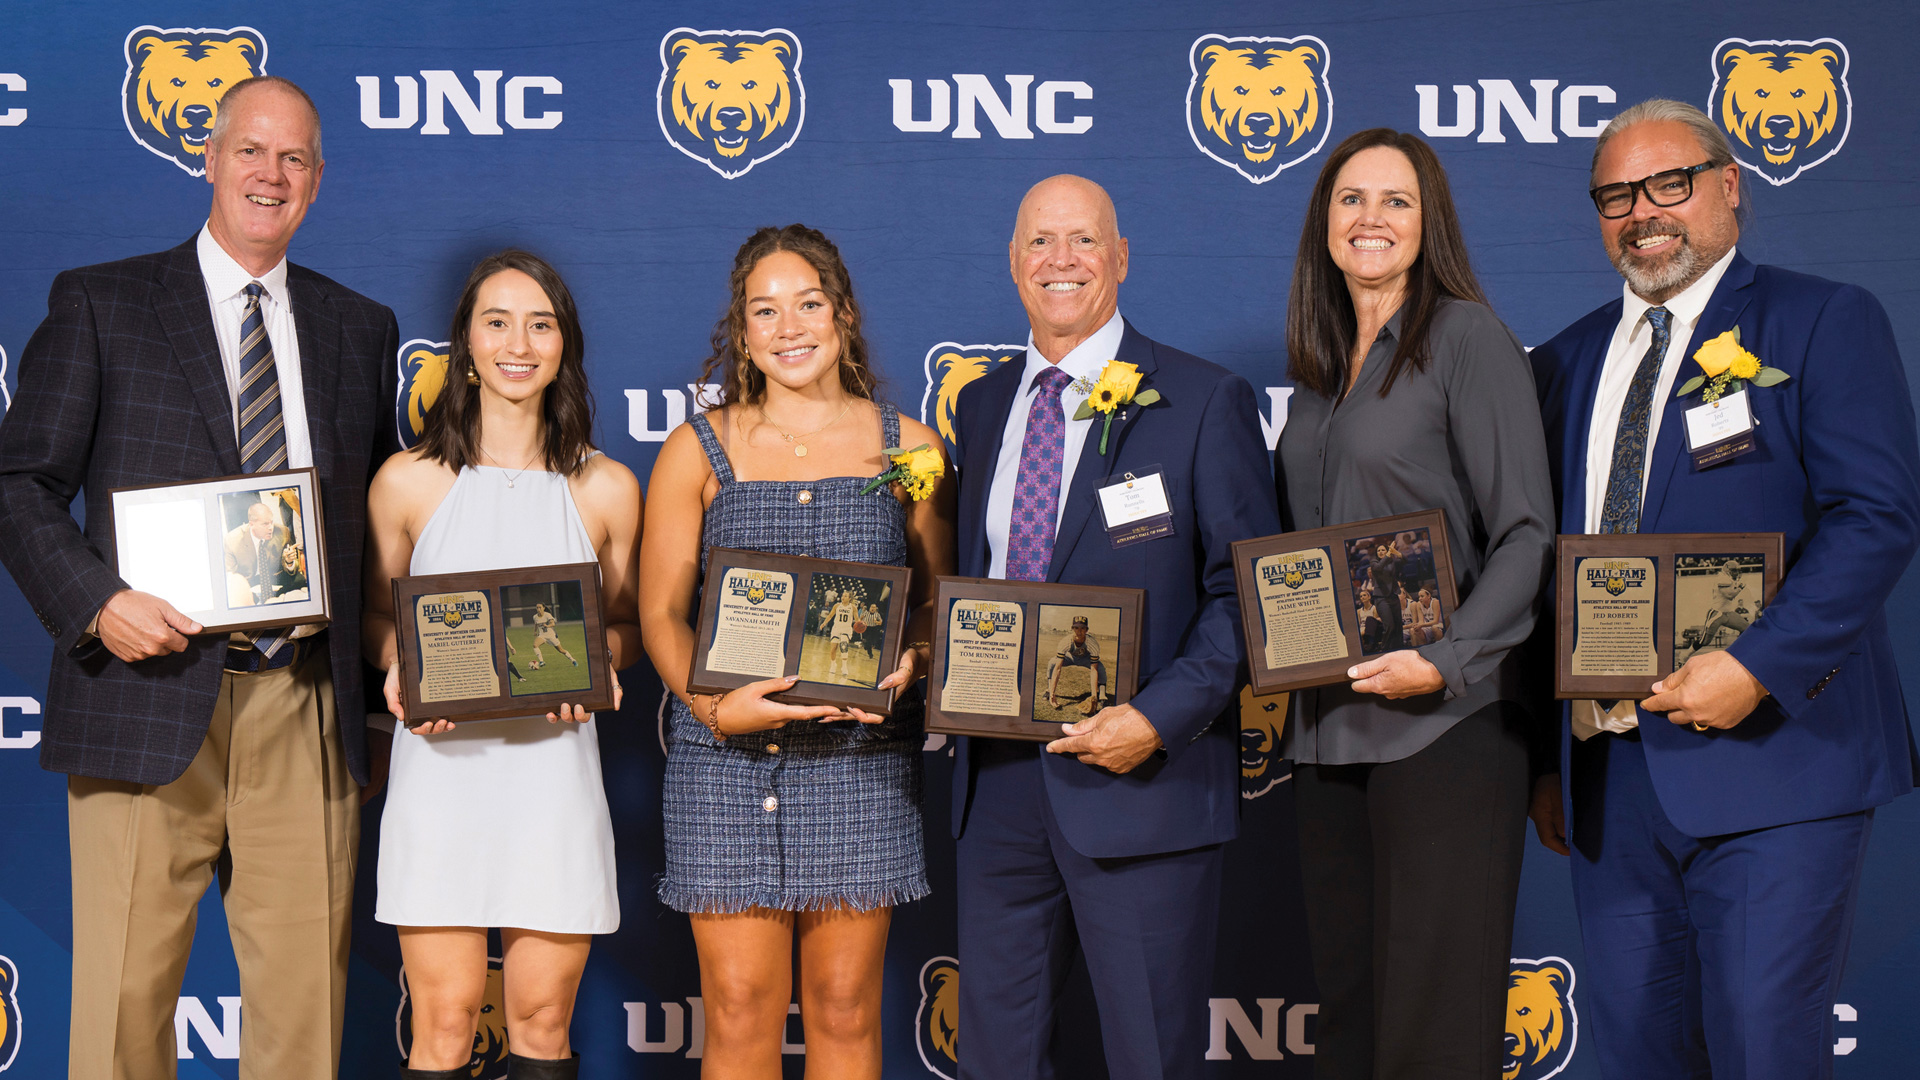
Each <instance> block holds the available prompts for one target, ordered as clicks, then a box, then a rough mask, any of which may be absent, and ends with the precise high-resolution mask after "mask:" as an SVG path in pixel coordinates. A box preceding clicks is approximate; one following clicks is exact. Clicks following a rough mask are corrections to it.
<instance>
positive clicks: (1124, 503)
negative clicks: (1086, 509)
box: [1096, 469, 1173, 548]
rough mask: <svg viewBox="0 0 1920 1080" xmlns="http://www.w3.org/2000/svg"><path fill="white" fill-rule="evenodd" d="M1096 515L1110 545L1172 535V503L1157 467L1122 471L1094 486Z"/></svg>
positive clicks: (1122, 544)
mask: <svg viewBox="0 0 1920 1080" xmlns="http://www.w3.org/2000/svg"><path fill="white" fill-rule="evenodd" d="M1096 490H1097V493H1098V494H1099V496H1100V516H1101V517H1102V518H1104V519H1105V520H1106V524H1107V539H1109V540H1110V541H1112V543H1113V546H1114V547H1117V548H1118V547H1126V546H1127V545H1128V544H1138V543H1140V542H1142V541H1145V540H1152V539H1155V538H1157V537H1162V536H1171V535H1173V506H1172V504H1171V503H1169V502H1168V501H1167V485H1166V482H1165V481H1164V480H1162V479H1161V476H1160V473H1159V471H1158V469H1155V471H1153V472H1139V473H1132V472H1130V473H1126V474H1123V475H1122V476H1121V477H1120V479H1118V480H1115V481H1113V482H1112V483H1109V484H1106V485H1104V486H1102V487H1100V488H1098V489H1096Z"/></svg>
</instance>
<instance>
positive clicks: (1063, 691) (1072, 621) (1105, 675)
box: [1033, 604, 1120, 724]
mask: <svg viewBox="0 0 1920 1080" xmlns="http://www.w3.org/2000/svg"><path fill="white" fill-rule="evenodd" d="M1039 607H1040V633H1039V643H1038V645H1037V648H1038V656H1037V657H1036V662H1035V664H1034V670H1035V671H1036V672H1039V673H1040V678H1038V679H1035V680H1034V684H1033V719H1034V722H1035V723H1038V724H1071V723H1073V722H1075V721H1077V720H1084V719H1086V718H1087V717H1089V716H1092V715H1093V714H1094V713H1097V712H1099V711H1100V710H1101V709H1103V708H1105V707H1106V706H1108V705H1111V704H1113V668H1112V666H1111V665H1112V663H1113V659H1114V657H1116V656H1118V655H1119V652H1118V649H1119V645H1120V609H1119V608H1111V607H1082V606H1079V605H1071V606H1070V605H1064V604H1041V605H1039Z"/></svg>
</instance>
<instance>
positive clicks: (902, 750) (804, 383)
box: [640, 225, 953, 1078]
mask: <svg viewBox="0 0 1920 1080" xmlns="http://www.w3.org/2000/svg"><path fill="white" fill-rule="evenodd" d="M731 285H732V298H731V302H730V303H729V305H728V309H727V314H726V315H725V316H724V317H722V318H721V320H720V322H719V324H718V325H717V326H716V327H715V328H714V333H713V355H712V356H711V357H710V358H709V359H708V361H707V370H706V374H705V376H704V377H703V380H702V381H703V382H708V383H715V382H717V383H719V384H720V385H721V400H722V401H723V402H724V404H723V405H722V406H721V407H719V408H716V409H714V410H713V411H711V412H709V413H706V414H705V415H702V416H696V417H695V418H694V419H693V421H692V422H691V423H688V424H685V425H683V426H681V427H679V428H677V429H675V431H674V432H673V433H672V434H671V435H669V436H668V437H667V441H666V443H665V445H663V446H662V447H661V450H660V456H659V458H658V460H657V461H656V462H655V464H654V469H653V480H652V483H651V485H650V491H649V493H648V498H647V518H646V528H645V530H644V532H643V534H642V535H643V539H642V543H641V553H640V562H641V573H642V576H643V578H644V579H645V581H646V583H647V584H646V588H644V589H643V590H641V592H642V599H641V616H640V622H641V630H642V634H643V637H644V640H645V643H646V648H647V653H648V655H649V656H650V657H651V658H652V659H653V664H654V667H655V668H656V669H657V670H658V671H659V672H660V674H661V677H662V679H663V680H664V681H665V682H666V684H667V686H668V687H669V689H670V690H671V691H672V692H673V694H674V701H673V719H672V728H671V735H670V739H669V745H668V749H667V775H666V790H665V799H664V802H665V808H664V809H665V819H666V820H665V824H666V873H665V875H664V876H663V878H662V880H661V882H660V890H659V891H660V899H661V901H662V902H663V903H665V904H667V905H668V906H669V907H672V908H674V909H675V910H677V911H684V912H687V913H688V914H689V916H690V918H691V921H692V923H693V935H694V942H695V944H696V945H697V946H698V948H699V954H700V986H701V996H702V998H703V999H704V1005H705V1011H706V1047H705V1050H704V1058H705V1064H704V1068H706V1069H711V1070H714V1072H715V1073H719V1074H724V1075H728V1076H735V1075H755V1076H769V1077H777V1076H779V1075H780V1044H781V1042H782V1041H783V1038H782V1036H783V1034H784V1032H785V1030H786V1021H787V1004H788V1002H789V1001H791V1000H792V996H791V995H792V988H793V962H792V957H793V942H794V939H795V937H796V935H797V936H798V939H799V942H800V964H799V971H800V979H799V985H800V1015H801V1020H802V1023H803V1025H804V1026H805V1030H806V1044H807V1056H808V1070H807V1071H808V1073H809V1075H823V1076H833V1077H848V1078H858V1077H871V1078H878V1077H879V1075H880V1041H881V1040H880V1026H879V1023H880V998H881V994H880V987H881V975H882V961H883V959H884V956H885V951H886V938H887V928H888V925H889V923H890V920H891V914H892V908H893V906H894V905H896V904H899V903H903V902H905V901H909V900H917V899H919V898H921V897H923V896H925V895H926V894H927V874H926V859H925V855H924V852H923V850H922V836H921V820H920V801H921V765H920V746H921V741H922V735H921V721H922V712H923V706H922V699H921V697H920V694H919V690H918V688H917V686H916V685H915V684H916V683H917V682H918V680H919V678H920V676H921V675H923V674H924V673H925V672H926V669H927V665H928V659H929V658H928V647H927V646H926V644H925V642H926V641H927V640H928V639H929V638H931V637H932V634H931V632H930V628H931V619H932V608H931V604H929V603H928V601H930V600H931V599H932V598H933V592H934V589H935V582H934V578H935V576H936V575H939V574H950V573H952V572H953V492H952V485H951V484H950V483H948V482H946V481H944V480H943V481H942V482H941V483H940V484H939V485H938V486H937V487H936V488H935V490H934V493H933V495H932V497H930V498H927V499H925V500H923V501H918V502H916V501H914V500H912V499H911V498H909V497H908V495H907V494H906V492H905V491H904V490H903V489H902V488H901V487H900V486H899V485H891V486H887V487H882V488H879V489H877V490H874V491H872V492H870V493H867V494H862V493H861V489H862V488H863V487H865V486H867V483H868V481H870V480H871V479H872V478H873V477H875V476H877V475H879V474H880V473H881V472H883V471H885V470H886V469H887V468H888V467H889V465H890V463H889V462H888V461H887V460H886V457H885V455H884V454H882V452H881V450H882V448H883V447H888V446H905V447H909V448H911V447H916V446H919V445H921V444H930V445H932V446H936V447H937V446H939V445H940V438H939V436H938V435H936V434H934V432H933V431H932V429H930V428H928V427H927V426H926V425H924V424H921V423H919V422H918V421H915V420H912V419H908V418H902V417H901V416H900V415H899V414H898V413H897V412H896V411H895V409H894V408H893V406H892V405H889V404H886V403H884V402H875V401H873V400H872V391H873V385H874V377H873V375H872V373H871V371H870V370H869V369H868V366H867V348H866V342H865V340H864V338H863V337H862V336H861V332H860V309H859V307H858V305H857V304H856V303H855V302H854V298H853V288H852V283H851V281H850V279H849V278H848V275H847V270H846V266H845V264H844V263H843V262H842V261H841V258H840V253H839V251H838V250H837V249H836V248H835V247H834V245H833V243H832V242H831V241H829V240H828V239H827V238H826V237H825V236H823V235H821V234H820V233H818V232H816V231H814V230H812V229H809V228H806V227H805V226H802V225H790V226H788V227H786V228H784V229H773V228H766V229H762V230H760V231H759V232H757V233H755V234H754V236H753V237H752V238H751V239H749V240H748V241H747V243H746V244H745V245H744V246H743V247H741V249H740V252H739V254H738V255H737V256H736V257H735V260H734V267H733V274H732V279H731ZM715 545H717V546H721V547H731V548H746V549H752V550H758V551H767V552H774V553H778V554H783V555H811V556H815V557H819V558H829V559H847V560H853V561H857V562H869V563H883V564H888V565H893V566H899V565H903V564H906V565H910V566H912V568H913V571H914V576H913V595H912V597H911V598H910V599H911V601H912V602H913V604H914V605H915V610H914V611H913V613H912V614H911V615H910V617H909V621H908V623H907V632H906V637H905V640H906V641H907V642H909V643H917V644H910V645H909V647H907V648H906V649H905V650H903V652H902V655H901V659H900V664H899V667H898V668H897V669H896V670H894V671H893V672H892V673H890V674H889V675H887V677H886V678H885V679H884V680H882V681H881V682H880V686H882V687H889V686H898V687H902V688H903V692H902V694H901V696H900V697H899V699H898V700H897V702H896V705H895V708H894V711H893V715H892V716H891V717H889V718H886V719H885V720H884V721H883V720H882V718H880V717H877V716H872V715H869V714H867V713H865V712H863V711H861V710H859V709H855V708H851V707H849V708H835V707H833V706H812V707H802V706H796V705H785V704H781V703H779V702H776V701H772V700H769V699H768V698H767V695H768V694H771V693H776V692H778V691H781V690H785V689H788V688H789V687H791V686H793V685H794V680H793V679H768V680H765V681H762V682H757V683H753V684H751V685H748V686H745V687H742V688H740V689H738V690H734V691H731V692H729V693H726V694H722V695H708V694H695V695H689V694H688V693H687V692H686V685H685V681H686V677H687V670H688V667H689V661H690V659H691V656H692V653H693V649H694V632H693V626H692V622H693V616H694V613H695V611H696V608H697V599H698V596H699V586H700V582H701V580H702V578H703V577H704V575H705V572H706V565H705V558H706V556H705V552H706V550H707V548H708V547H709V546H715ZM875 599H877V598H875ZM796 600H797V601H799V602H798V603H796V613H797V614H800V616H801V617H802V618H806V617H808V616H807V614H806V607H805V602H804V600H802V599H801V598H796ZM822 677H823V678H824V677H825V675H824V674H822ZM815 685H816V687H817V686H819V685H830V684H815Z"/></svg>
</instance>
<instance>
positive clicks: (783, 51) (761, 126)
mask: <svg viewBox="0 0 1920 1080" xmlns="http://www.w3.org/2000/svg"><path fill="white" fill-rule="evenodd" d="M657 96H658V98H659V110H660V130H661V132H662V133H663V134H665V135H666V137H667V141H668V142H670V143H672V144H673V145H674V148H675V149H677V150H679V151H680V152H681V153H683V154H685V155H687V156H688V157H691V158H695V159H698V160H700V161H704V162H706V163H707V166H708V167H709V168H711V169H712V170H713V171H714V172H717V173H719V174H720V175H721V176H724V177H726V178H727V179H729V180H732V179H733V178H735V177H737V176H744V175H746V173H747V170H749V169H751V168H753V167H754V166H755V165H758V164H759V163H760V162H762V161H765V160H767V159H768V158H770V157H773V156H774V155H775V154H778V153H780V152H781V151H782V150H785V149H786V148H787V147H789V146H792V145H793V141H794V140H795V139H797V138H799V137H800V125H801V123H802V122H803V121H804V120H805V119H806V112H807V92H806V88H805V87H804V86H802V85H801V83H800V39H799V38H797V37H795V36H794V35H793V33H792V31H789V30H779V29H774V30H690V29H688V28H686V27H681V28H680V29H678V30H675V31H673V32H672V33H669V34H668V35H667V36H666V37H664V38H661V39H660V89H659V91H658V94H657Z"/></svg>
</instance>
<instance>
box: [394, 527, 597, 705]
mask: <svg viewBox="0 0 1920 1080" xmlns="http://www.w3.org/2000/svg"><path fill="white" fill-rule="evenodd" d="M393 610H394V617H395V618H396V620H397V621H398V624H399V628H400V699H401V702H402V703H403V704H404V706H405V710H406V714H407V715H406V719H407V722H408V723H409V724H412V723H416V722H418V721H421V720H431V719H434V718H437V717H446V718H447V719H450V720H498V719H503V718H505V717H511V716H535V715H539V714H541V713H545V712H550V711H552V710H554V709H558V708H559V707H560V706H561V705H562V704H563V703H567V704H572V705H574V706H575V707H577V708H582V709H587V710H589V711H591V710H596V709H611V708H613V686H612V684H611V682H610V681H609V680H608V679H607V677H606V674H605V672H606V669H605V667H604V666H602V665H601V664H599V663H597V662H596V659H598V658H604V657H605V656H606V655H607V639H606V627H605V621H604V617H603V616H602V614H601V609H600V566H599V564H598V563H590V562H588V563H569V564H565V565H560V566H532V567H525V568H521V569H514V570H485V571H475V572H473V573H465V574H428V575H423V576H419V577H402V578H395V579H393Z"/></svg>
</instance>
